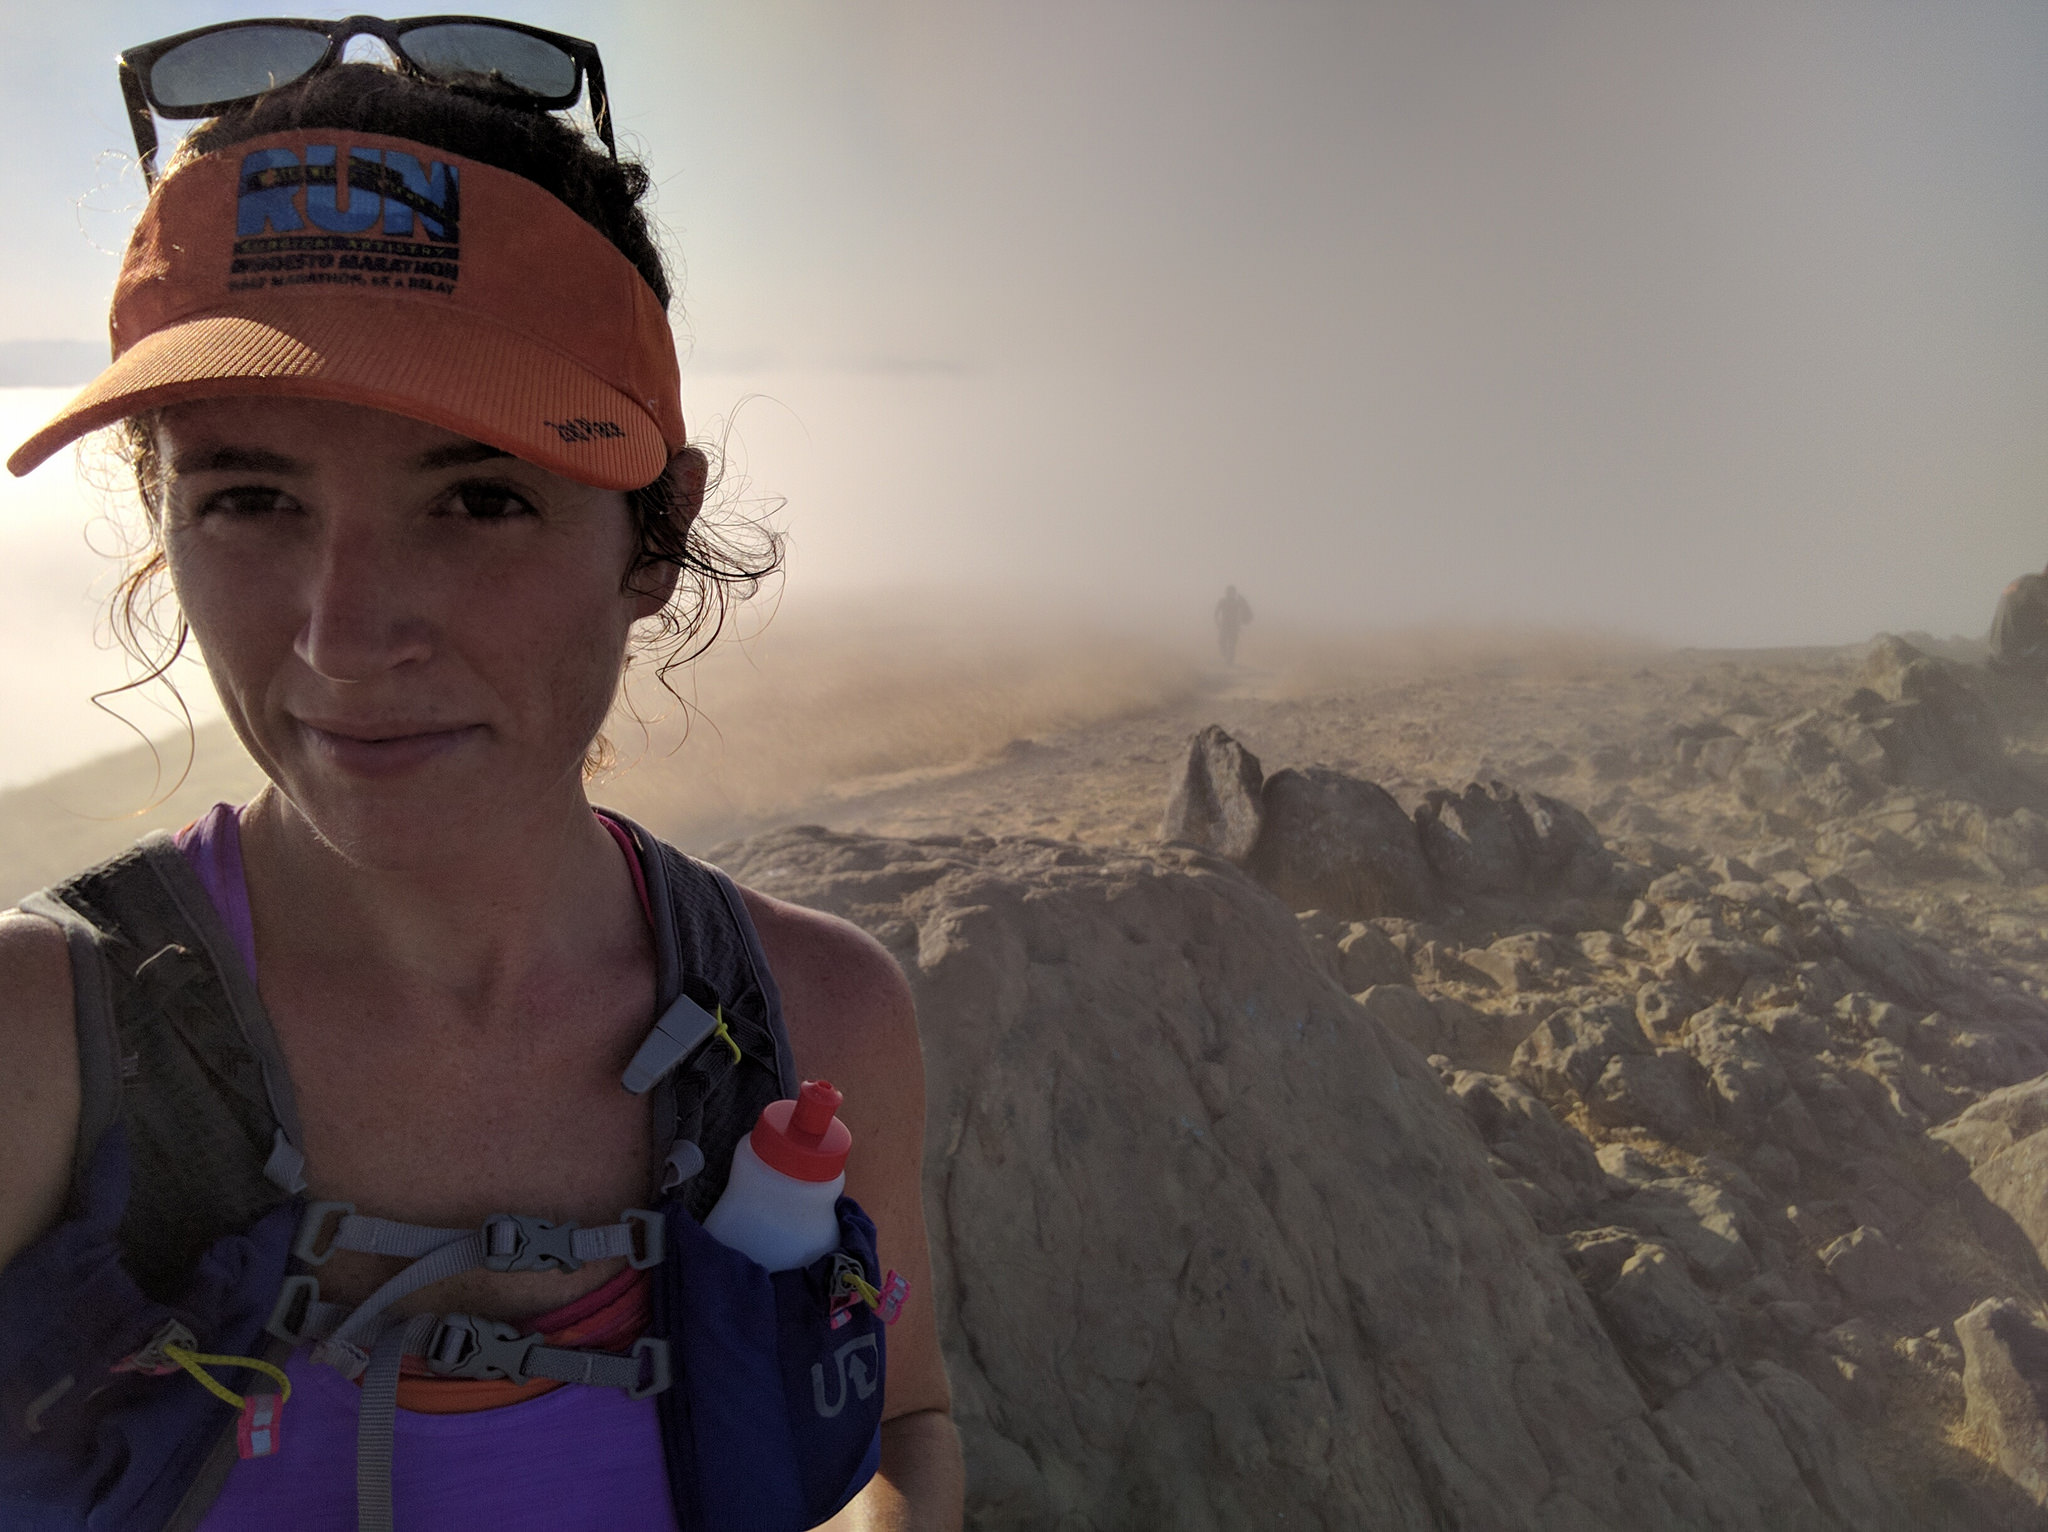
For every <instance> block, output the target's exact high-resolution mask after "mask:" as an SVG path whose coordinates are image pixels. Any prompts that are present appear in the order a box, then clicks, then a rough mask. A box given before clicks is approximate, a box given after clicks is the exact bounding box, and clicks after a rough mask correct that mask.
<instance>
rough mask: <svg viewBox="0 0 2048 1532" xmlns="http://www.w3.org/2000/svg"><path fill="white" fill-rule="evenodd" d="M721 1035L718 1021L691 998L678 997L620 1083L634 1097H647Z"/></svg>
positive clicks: (641, 1045)
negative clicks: (648, 1093)
mask: <svg viewBox="0 0 2048 1532" xmlns="http://www.w3.org/2000/svg"><path fill="white" fill-rule="evenodd" d="M717 1034H718V1018H717V1017H715V1016H713V1015H712V1014H711V1013H710V1012H709V1011H707V1010H705V1009H704V1007H703V1006H701V1005H699V1004H697V1002H696V1001H694V1000H692V999H691V998H690V997H689V996H688V995H677V996H676V999H675V1004H673V1005H671V1006H670V1007H669V1008H668V1009H667V1010H665V1011H663V1012H662V1013H661V1015H660V1016H659V1017H657V1018H656V1019H655V1023H654V1030H653V1031H651V1032H649V1033H648V1034H647V1039H646V1041H645V1042H643V1043H641V1044H640V1048H639V1051H638V1052H636V1053H635V1054H634V1055H633V1060H632V1062H631V1063H629V1064H628V1065H627V1066H626V1072H625V1073H624V1074H622V1075H620V1076H619V1083H620V1084H621V1085H623V1086H625V1087H626V1089H627V1090H629V1091H631V1092H632V1093H633V1094H634V1095H636V1096H644V1095H645V1094H647V1092H649V1091H651V1090H653V1089H654V1087H655V1086H657V1085H659V1084H660V1083H661V1082H662V1081H663V1080H664V1079H666V1078H667V1077H668V1076H669V1075H670V1074H672V1073H674V1072H675V1070H677V1069H678V1068H680V1067H681V1066H682V1065H684V1064H686V1063H688V1062H689V1060H690V1059H691V1058H692V1057H693V1056H695V1055H696V1054H697V1053H699V1052H700V1051H702V1049H703V1047H704V1045H705V1044H706V1043H708V1042H710V1041H711V1039H712V1038H713V1037H715V1036H716V1035H717Z"/></svg>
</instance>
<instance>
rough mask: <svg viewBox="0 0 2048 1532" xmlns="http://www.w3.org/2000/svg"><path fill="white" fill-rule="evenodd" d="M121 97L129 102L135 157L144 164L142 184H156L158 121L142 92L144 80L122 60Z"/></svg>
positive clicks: (129, 117)
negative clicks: (151, 114) (150, 110)
mask: <svg viewBox="0 0 2048 1532" xmlns="http://www.w3.org/2000/svg"><path fill="white" fill-rule="evenodd" d="M121 97H122V99H123V100H125V101H126V102H127V103H128V126H129V127H130V128H132V129H134V131H135V158H136V160H137V161H138V162H139V163H140V164H141V166H142V184H143V185H144V186H154V185H156V122H155V119H153V118H152V117H151V116H150V114H149V101H148V99H147V98H146V97H145V96H144V95H143V94H142V80H141V78H140V77H139V76H138V75H137V74H136V73H135V70H134V69H133V68H132V67H130V65H129V63H128V61H127V60H126V59H122V60H121Z"/></svg>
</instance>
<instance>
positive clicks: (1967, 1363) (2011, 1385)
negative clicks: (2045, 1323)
mask: <svg viewBox="0 0 2048 1532" xmlns="http://www.w3.org/2000/svg"><path fill="white" fill-rule="evenodd" d="M1956 1339H1957V1340H1958V1341H1960V1342H1961V1343H1962V1347H1963V1393H1964V1396H1965V1397H1966V1398H1967V1400H1968V1411H1967V1413H1966V1415H1965V1416H1964V1426H1965V1429H1967V1430H1969V1431H1970V1432H1971V1433H1972V1434H1973V1435H1975V1436H1976V1437H1977V1438H1978V1440H1980V1441H1981V1442H1983V1443H1984V1444H1985V1446H1987V1447H1988V1448H1989V1449H1990V1452H1991V1458H1992V1461H1993V1462H1995V1463H1996V1464H1997V1465H1998V1467H1999V1468H2000V1470H2001V1471H2003V1472H2004V1474H2005V1476H2006V1477H2007V1478H2009V1479H2011V1480H2012V1481H2013V1482H2014V1483H2015V1484H2017V1485H2018V1486H2019V1487H2020V1488H2021V1489H2022V1490H2023V1491H2025V1492H2026V1494H2027V1495H2028V1496H2029V1497H2031V1498H2032V1499H2033V1500H2034V1501H2035V1503H2036V1504H2039V1505H2048V1399H2044V1398H2043V1396H2042V1390H2043V1387H2044V1385H2048V1329H2044V1328H2043V1327H2042V1325H2041V1322H2040V1321H2039V1320H2037V1319H2035V1318H2034V1317H2033V1316H2032V1315H2031V1314H2029V1313H2028V1312H2027V1311H2026V1310H2025V1309H2023V1308H2021V1307H2020V1305H2019V1304H2017V1303H2014V1302H2013V1301H2012V1300H2011V1299H2010V1298H1987V1299H1985V1300H1984V1301H1983V1302H1982V1303H1980V1304H1978V1305H1977V1306H1976V1307H1975V1308H1973V1309H1971V1310H1970V1312H1969V1313H1967V1314H1965V1315H1963V1316H1962V1318H1960V1319H1958V1320H1957V1321H1956Z"/></svg>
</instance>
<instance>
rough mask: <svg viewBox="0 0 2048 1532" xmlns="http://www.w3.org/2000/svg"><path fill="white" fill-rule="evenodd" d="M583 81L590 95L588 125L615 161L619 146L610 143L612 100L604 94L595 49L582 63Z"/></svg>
mask: <svg viewBox="0 0 2048 1532" xmlns="http://www.w3.org/2000/svg"><path fill="white" fill-rule="evenodd" d="M583 79H584V88H585V90H587V91H588V92H589V95H590V125H591V126H592V127H594V128H596V129H597V136H598V137H599V138H601V139H603V140H604V146H605V148H607V149H609V150H610V151H611V155H612V158H613V159H617V158H618V157H619V146H618V145H617V144H616V143H614V142H613V141H612V98H611V97H610V96H608V95H607V94H605V88H604V65H602V64H600V63H599V62H598V61H597V50H596V49H595V48H593V49H591V50H590V57H589V58H587V59H585V60H584V62H583Z"/></svg>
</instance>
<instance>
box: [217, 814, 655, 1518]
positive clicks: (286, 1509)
mask: <svg viewBox="0 0 2048 1532" xmlns="http://www.w3.org/2000/svg"><path fill="white" fill-rule="evenodd" d="M177 840H178V849H179V850H180V851H182V852H183V853H184V854H185V858H186V860H187V861H189V862H190V863H191V865H192V870H193V871H194V872H195V873H197V874H198V876H199V881H200V883H201V884H202V885H204V887H205V889H206V893H207V897H208V898H210V899H212V901H213V905H214V908H215V909H216V910H218V911H219V912H220V916H221V919H222V921H223V922H225V924H226V925H227V928H228V932H229V934H230V935H232V936H233V937H234V939H235V945H236V947H237V948H238V949H239V950H240V952H241V954H242V961H243V962H244V963H245V964H247V965H248V968H249V973H250V975H251V977H254V975H255V972H256V937H255V926H254V923H253V922H252V920H251V919H250V915H249V890H248V884H247V883H246V881H245V880H244V878H243V875H242V837H241V819H240V812H239V810H237V809H235V808H234V807H233V806H231V805H229V804H225V803H219V804H215V805H214V806H213V808H212V809H211V810H210V811H209V812H208V813H207V814H206V816H205V817H204V818H203V819H200V820H198V821H196V822H195V823H193V824H191V825H189V826H187V827H186V828H185V829H184V830H183V831H181V832H180V833H179V835H178V837H177ZM285 1375H286V1376H287V1377H289V1378H290V1379H291V1382H292V1393H291V1399H290V1401H289V1402H288V1403H287V1404H286V1405H285V1407H284V1410H283V1412H282V1413H281V1415H280V1417H279V1420H278V1450H277V1452H275V1453H274V1454H272V1455H271V1456H269V1457H264V1458H244V1459H242V1460H240V1461H238V1462H237V1463H236V1464H235V1466H234V1468H233V1469H232V1470H230V1471H229V1474H228V1479H227V1484H226V1486H225V1487H224V1488H223V1489H222V1491H221V1493H220V1497H219V1498H218V1499H217V1500H215V1501H214V1503H213V1508H212V1510H210V1511H209V1512H208V1513H207V1515H206V1519H205V1520H204V1521H202V1522H201V1523H200V1524H199V1526H200V1532H278V1529H279V1528H284V1527H289V1528H292V1529H293V1532H354V1528H355V1525H356V1402H357V1400H358V1399H359V1398H360V1397H361V1391H360V1390H359V1389H358V1388H357V1387H356V1385H355V1384H353V1383H351V1382H349V1381H348V1380H347V1379H346V1378H344V1377H342V1376H341V1375H340V1374H339V1373H337V1372H335V1371H334V1370H333V1369H332V1368H330V1367H323V1366H321V1365H319V1364H318V1363H316V1362H314V1361H313V1360H312V1358H311V1357H310V1356H309V1355H308V1354H307V1352H306V1351H305V1350H304V1349H301V1350H299V1351H295V1352H293V1353H292V1356H291V1360H290V1361H289V1362H288V1363H287V1364H286V1365H285ZM391 1497H392V1511H393V1520H394V1522H395V1523H396V1525H397V1526H398V1528H399V1529H400V1532H407V1529H411V1528H431V1529H434V1532H528V1529H532V1532H541V1529H548V1532H581V1529H585V1528H588V1529H589V1532H613V1529H619V1528H631V1529H634V1532H639V1529H642V1528H650V1529H654V1532H665V1529H670V1528H673V1527H674V1526H675V1524H676V1522H675V1512H674V1510H673V1508H672V1507H671V1505H670V1503H669V1493H668V1464H667V1461H666V1458H665V1456H664V1454H663V1452H662V1446H661V1423H660V1419H659V1417H658V1416H657V1414H656V1409H655V1401H654V1400H652V1399H642V1400H638V1401H635V1400H630V1399H628V1398H626V1396H625V1395H624V1394H622V1393H620V1392H618V1391H617V1390H616V1389H609V1388H579V1387H573V1386H572V1387H568V1388H558V1389H556V1390H554V1391H553V1392H552V1393H547V1394H543V1395H541V1396H540V1397H539V1398H538V1399H528V1400H524V1401H522V1402H520V1403H518V1404H509V1405H505V1406H504V1407H502V1408H500V1409H495V1410H477V1411H474V1412H471V1413H468V1414H462V1415H423V1414H420V1413H418V1412H416V1411H413V1410H404V1409H401V1410H400V1411H399V1412H398V1420H397V1428H396V1432H395V1434H394V1439H393V1443H392V1465H391Z"/></svg>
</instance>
